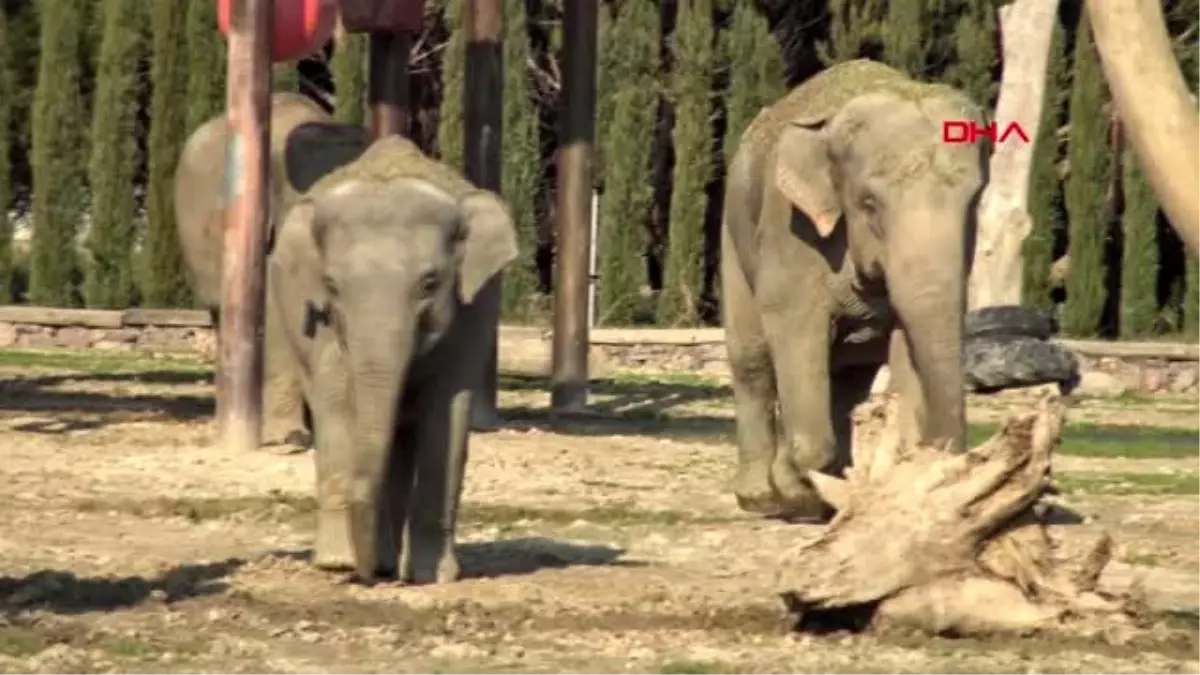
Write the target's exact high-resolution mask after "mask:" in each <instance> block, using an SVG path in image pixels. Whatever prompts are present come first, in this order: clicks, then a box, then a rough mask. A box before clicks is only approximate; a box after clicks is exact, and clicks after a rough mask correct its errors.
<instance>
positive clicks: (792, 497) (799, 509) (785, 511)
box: [771, 461, 834, 522]
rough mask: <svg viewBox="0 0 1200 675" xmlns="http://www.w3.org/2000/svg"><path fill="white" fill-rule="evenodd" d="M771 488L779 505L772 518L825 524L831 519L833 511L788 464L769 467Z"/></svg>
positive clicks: (779, 463) (778, 462) (779, 462)
mask: <svg viewBox="0 0 1200 675" xmlns="http://www.w3.org/2000/svg"><path fill="white" fill-rule="evenodd" d="M771 486H772V487H773V488H774V492H775V499H776V500H777V503H778V504H779V508H778V510H777V511H776V512H775V513H773V514H771V516H772V517H775V518H779V519H780V520H785V521H787V522H825V521H827V520H829V519H830V518H832V517H833V514H834V510H833V509H832V508H831V507H830V506H829V505H828V504H826V503H825V502H824V501H823V500H822V499H821V498H820V497H819V496H818V495H817V491H816V490H815V489H814V488H813V487H812V485H811V484H810V483H809V482H808V479H807V478H801V477H798V476H797V475H796V473H795V472H794V471H793V469H792V466H791V464H790V463H786V464H785V463H784V462H781V461H777V462H776V463H775V464H774V465H773V466H772V467H771Z"/></svg>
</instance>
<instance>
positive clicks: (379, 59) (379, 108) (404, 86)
mask: <svg viewBox="0 0 1200 675" xmlns="http://www.w3.org/2000/svg"><path fill="white" fill-rule="evenodd" d="M370 36H371V37H370V42H369V45H370V46H369V47H368V51H369V56H368V64H369V65H368V68H367V105H369V106H370V108H371V135H373V136H374V137H375V138H382V137H384V136H390V135H392V134H399V135H401V136H407V135H408V130H409V127H408V125H409V87H408V52H409V50H410V49H411V48H412V33H410V32H409V31H399V32H395V33H390V32H385V31H374V32H372V33H370Z"/></svg>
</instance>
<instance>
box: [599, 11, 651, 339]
mask: <svg viewBox="0 0 1200 675" xmlns="http://www.w3.org/2000/svg"><path fill="white" fill-rule="evenodd" d="M661 32H662V30H661V27H660V26H659V10H658V6H657V4H656V3H654V2H651V1H650V0H626V1H625V2H624V3H623V4H622V6H621V8H620V11H619V12H618V14H617V16H616V18H615V20H614V21H613V24H612V35H614V36H617V35H619V36H620V39H619V40H613V41H612V42H611V43H610V45H609V48H608V51H609V53H610V63H609V87H610V89H609V91H608V96H609V98H610V101H609V105H610V108H609V109H610V116H609V120H608V126H607V129H606V130H605V132H604V134H603V136H602V145H603V147H604V150H605V151H604V155H605V156H606V157H607V158H608V167H609V171H608V175H607V176H606V178H605V184H604V194H603V196H602V197H601V199H600V232H599V233H598V234H599V248H600V251H599V256H600V260H599V263H600V289H599V293H598V296H599V297H598V298H597V307H596V309H597V312H596V314H597V317H598V320H599V322H600V323H603V324H605V325H629V324H631V323H633V322H634V320H635V315H636V314H637V311H638V309H639V304H640V303H639V298H640V288H641V285H642V284H643V283H644V282H645V280H646V263H645V253H646V223H647V220H648V219H649V217H650V207H651V206H652V201H653V197H654V188H653V185H652V183H651V179H650V153H651V150H652V148H653V145H654V131H655V128H654V127H655V122H656V121H657V119H658V107H659V84H658V65H659V58H658V56H659V43H660V34H661Z"/></svg>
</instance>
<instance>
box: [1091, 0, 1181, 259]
mask: <svg viewBox="0 0 1200 675" xmlns="http://www.w3.org/2000/svg"><path fill="white" fill-rule="evenodd" d="M1087 11H1088V18H1089V19H1090V20H1091V25H1092V34H1093V35H1094V36H1095V41H1096V48H1097V50H1098V51H1099V52H1100V62H1101V63H1102V64H1103V67H1104V74H1105V77H1106V78H1107V79H1108V86H1109V89H1110V90H1111V91H1112V97H1113V101H1114V102H1115V103H1116V106H1117V110H1118V112H1119V113H1120V116H1121V119H1123V120H1125V133H1126V134H1127V137H1128V139H1129V144H1130V145H1131V146H1132V147H1133V151H1134V152H1136V153H1137V156H1138V163H1139V164H1140V165H1141V166H1142V167H1143V170H1144V171H1145V172H1146V178H1147V180H1148V181H1149V182H1150V186H1151V187H1153V188H1154V194H1155V195H1156V196H1157V197H1158V201H1159V203H1160V204H1161V205H1162V209H1163V212H1164V213H1166V215H1167V218H1168V219H1169V220H1170V221H1171V225H1172V227H1174V228H1175V231H1176V232H1178V233H1179V238H1180V239H1182V240H1183V242H1184V244H1186V245H1187V247H1188V250H1189V251H1190V252H1191V254H1192V255H1193V256H1196V255H1200V203H1197V200H1196V190H1197V188H1196V186H1197V185H1200V118H1198V117H1197V112H1196V106H1195V103H1194V102H1193V99H1192V97H1191V94H1190V92H1189V91H1188V88H1187V84H1185V83H1184V81H1183V74H1182V73H1181V72H1180V70H1179V64H1177V63H1176V62H1175V55H1174V54H1173V53H1172V51H1171V39H1170V37H1169V36H1168V35H1167V23H1166V19H1165V18H1164V17H1163V10H1162V2H1161V0H1102V1H1099V2H1098V1H1097V0H1088V2H1087Z"/></svg>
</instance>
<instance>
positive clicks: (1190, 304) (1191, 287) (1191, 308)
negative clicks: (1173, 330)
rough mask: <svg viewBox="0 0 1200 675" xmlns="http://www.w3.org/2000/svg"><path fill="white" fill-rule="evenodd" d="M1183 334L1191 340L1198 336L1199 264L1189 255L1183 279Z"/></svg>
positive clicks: (1199, 330)
mask: <svg viewBox="0 0 1200 675" xmlns="http://www.w3.org/2000/svg"><path fill="white" fill-rule="evenodd" d="M1183 332H1184V334H1186V335H1187V336H1188V337H1191V338H1195V337H1196V336H1197V335H1200V264H1198V263H1197V262H1196V259H1195V258H1193V257H1192V256H1191V255H1188V257H1187V272H1186V276H1185V278H1184V292H1183Z"/></svg>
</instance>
